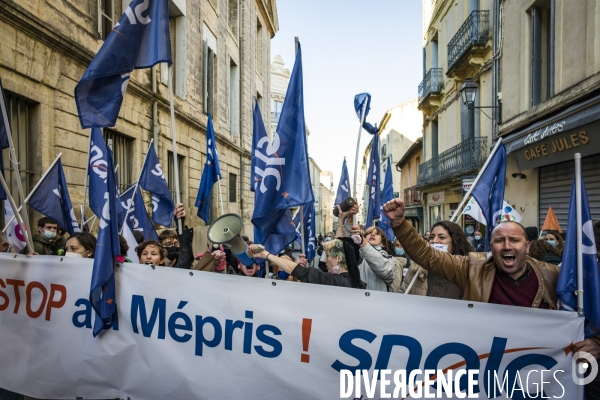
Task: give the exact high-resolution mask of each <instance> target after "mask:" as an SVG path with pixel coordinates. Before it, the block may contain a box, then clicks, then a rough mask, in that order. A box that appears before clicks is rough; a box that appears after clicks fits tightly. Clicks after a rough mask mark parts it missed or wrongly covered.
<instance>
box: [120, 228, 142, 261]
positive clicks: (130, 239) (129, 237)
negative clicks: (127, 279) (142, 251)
mask: <svg viewBox="0 0 600 400" xmlns="http://www.w3.org/2000/svg"><path fill="white" fill-rule="evenodd" d="M122 235H123V237H124V238H125V240H126V241H127V245H128V246H129V251H127V257H129V259H130V260H131V262H133V263H136V264H139V263H140V259H139V258H138V256H137V253H136V252H135V248H136V247H137V246H138V244H137V240H135V236H133V232H131V229H129V225H127V222H125V223H124V224H123V233H122Z"/></svg>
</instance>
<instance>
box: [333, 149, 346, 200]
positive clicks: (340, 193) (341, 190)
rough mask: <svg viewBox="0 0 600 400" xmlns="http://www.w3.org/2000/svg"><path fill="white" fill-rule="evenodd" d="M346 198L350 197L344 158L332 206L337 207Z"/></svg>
mask: <svg viewBox="0 0 600 400" xmlns="http://www.w3.org/2000/svg"><path fill="white" fill-rule="evenodd" d="M348 196H350V178H349V177H348V167H347V166H346V157H344V164H342V175H340V183H339V184H338V188H337V193H336V195H335V202H334V203H333V204H335V205H336V206H337V205H338V204H340V203H341V202H342V201H344V199H345V198H346V197H348Z"/></svg>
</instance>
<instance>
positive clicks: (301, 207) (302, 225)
mask: <svg viewBox="0 0 600 400" xmlns="http://www.w3.org/2000/svg"><path fill="white" fill-rule="evenodd" d="M300 235H301V239H300V243H301V246H302V254H304V255H306V248H305V247H306V246H305V244H304V206H300Z"/></svg>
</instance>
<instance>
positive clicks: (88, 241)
mask: <svg viewBox="0 0 600 400" xmlns="http://www.w3.org/2000/svg"><path fill="white" fill-rule="evenodd" d="M95 251H96V237H94V235H92V234H91V233H87V232H77V233H74V234H73V235H71V237H69V239H68V240H67V243H66V244H65V257H80V258H81V257H82V258H94V252H95Z"/></svg>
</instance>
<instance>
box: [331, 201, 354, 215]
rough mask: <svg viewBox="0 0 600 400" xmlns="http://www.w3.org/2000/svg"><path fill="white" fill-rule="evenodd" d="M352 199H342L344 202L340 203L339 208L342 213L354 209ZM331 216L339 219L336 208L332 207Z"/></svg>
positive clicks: (338, 211)
mask: <svg viewBox="0 0 600 400" xmlns="http://www.w3.org/2000/svg"><path fill="white" fill-rule="evenodd" d="M354 203H355V202H354V199H353V198H352V197H351V196H348V197H346V198H345V199H344V201H342V202H341V203H340V204H339V206H340V208H341V209H342V211H344V212H346V211H348V210H349V209H351V208H352V207H354ZM333 215H335V216H336V217H339V215H340V210H338V208H337V207H333Z"/></svg>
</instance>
